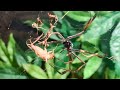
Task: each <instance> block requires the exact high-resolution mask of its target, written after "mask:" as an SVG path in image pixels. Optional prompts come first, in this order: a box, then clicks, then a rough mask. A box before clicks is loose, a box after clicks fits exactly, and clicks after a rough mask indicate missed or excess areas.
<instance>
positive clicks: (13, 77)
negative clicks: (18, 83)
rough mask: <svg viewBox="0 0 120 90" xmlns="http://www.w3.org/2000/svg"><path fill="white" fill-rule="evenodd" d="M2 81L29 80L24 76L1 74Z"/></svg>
mask: <svg viewBox="0 0 120 90" xmlns="http://www.w3.org/2000/svg"><path fill="white" fill-rule="evenodd" d="M0 79H27V77H26V76H24V75H14V74H13V75H12V74H9V73H8V74H5V73H0Z"/></svg>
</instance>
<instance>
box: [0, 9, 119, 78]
mask: <svg viewBox="0 0 120 90" xmlns="http://www.w3.org/2000/svg"><path fill="white" fill-rule="evenodd" d="M66 12H67V11H53V13H54V14H55V15H57V17H58V22H57V25H56V27H55V28H54V30H53V31H54V32H59V33H60V34H62V35H63V36H64V37H65V38H67V37H68V36H71V35H74V34H77V33H79V32H81V31H82V30H83V27H84V26H85V25H86V22H87V21H88V20H89V19H90V18H91V17H93V16H94V15H95V14H96V13H97V17H96V18H95V20H94V21H93V22H92V24H91V25H90V26H89V27H88V28H87V30H86V32H85V33H83V34H82V35H81V36H78V37H76V38H73V39H71V42H72V44H73V48H74V49H77V50H86V51H88V52H90V53H87V54H85V55H84V54H83V53H78V52H77V53H76V55H77V56H78V57H79V58H80V59H81V60H83V61H84V62H85V63H86V65H85V66H84V67H83V68H82V69H80V70H79V71H78V72H76V73H71V72H70V71H68V72H66V73H65V74H60V73H58V71H60V72H61V71H63V70H64V69H68V68H69V64H65V63H64V62H67V61H69V57H68V56H67V50H64V45H63V44H62V43H57V44H56V43H52V44H49V46H48V48H47V50H48V51H52V50H54V54H55V57H54V59H52V60H48V62H47V63H46V62H44V61H43V60H42V59H41V58H39V57H38V56H37V55H36V54H35V53H34V52H33V51H32V50H30V49H29V48H28V50H23V49H22V48H20V47H19V45H18V44H17V41H15V40H14V36H13V34H10V37H9V41H8V44H7V45H5V43H4V42H3V40H2V39H0V78H1V79H4V78H5V79H7V78H10V79H31V78H35V79H68V78H70V79H72V78H76V79H89V78H90V79H117V78H120V31H119V28H120V23H119V20H120V12H119V11H99V12H94V11H89V12H86V11H70V12H69V13H67V14H66V15H65V17H64V18H62V17H63V15H64V14H65V13H66ZM61 18H62V19H61ZM41 20H42V22H43V23H44V25H43V27H42V28H41V29H39V30H38V32H39V34H40V33H46V32H47V30H48V29H49V20H44V19H42V18H41ZM33 22H35V21H32V20H27V21H23V23H25V24H27V25H29V26H31V25H32V23H33ZM43 28H45V29H46V30H44V29H43ZM53 40H60V38H59V37H58V36H57V35H52V36H51V37H50V38H49V40H48V41H53ZM26 41H27V40H26ZM25 43H26V42H25ZM39 46H40V45H39ZM40 47H41V48H43V46H40ZM94 53H98V54H99V55H101V56H104V57H102V58H101V57H97V56H93V57H91V58H88V56H90V55H92V54H94ZM73 59H74V61H73V62H72V69H73V70H76V69H77V68H79V67H80V66H81V65H82V63H81V62H80V61H79V60H78V58H77V57H75V56H73ZM49 63H51V64H52V65H53V64H54V67H52V66H51V65H49Z"/></svg>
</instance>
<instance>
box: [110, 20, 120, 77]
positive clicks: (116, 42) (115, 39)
mask: <svg viewBox="0 0 120 90" xmlns="http://www.w3.org/2000/svg"><path fill="white" fill-rule="evenodd" d="M117 22H120V18H118V19H117ZM110 52H111V56H113V57H114V59H115V61H114V62H115V72H116V78H120V23H118V25H117V26H116V28H115V30H114V31H113V33H112V37H111V40H110Z"/></svg>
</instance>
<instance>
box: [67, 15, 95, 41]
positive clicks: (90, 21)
mask: <svg viewBox="0 0 120 90" xmlns="http://www.w3.org/2000/svg"><path fill="white" fill-rule="evenodd" d="M96 16H97V13H96V14H95V15H94V16H93V17H92V18H90V19H89V21H88V22H87V23H86V25H85V26H84V28H83V30H82V31H81V32H80V33H77V34H75V35H72V36H68V37H67V38H66V39H67V40H70V39H72V38H75V37H78V36H80V35H82V34H83V33H84V32H85V31H86V30H87V28H88V27H89V26H90V25H91V23H92V22H93V20H94V19H95V18H96Z"/></svg>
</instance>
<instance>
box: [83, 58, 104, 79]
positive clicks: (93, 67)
mask: <svg viewBox="0 0 120 90" xmlns="http://www.w3.org/2000/svg"><path fill="white" fill-rule="evenodd" d="M101 63H102V59H101V58H98V57H97V56H95V57H92V58H91V59H89V61H88V62H87V64H86V66H85V69H84V79H88V78H90V77H91V76H92V75H93V74H94V73H95V72H96V71H97V69H98V68H99V67H100V65H101Z"/></svg>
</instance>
